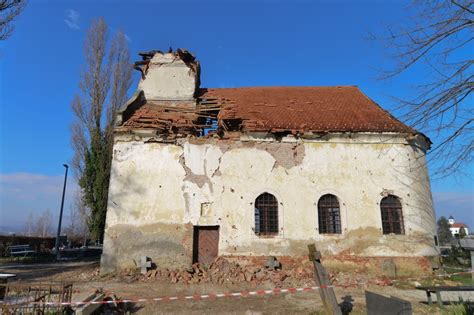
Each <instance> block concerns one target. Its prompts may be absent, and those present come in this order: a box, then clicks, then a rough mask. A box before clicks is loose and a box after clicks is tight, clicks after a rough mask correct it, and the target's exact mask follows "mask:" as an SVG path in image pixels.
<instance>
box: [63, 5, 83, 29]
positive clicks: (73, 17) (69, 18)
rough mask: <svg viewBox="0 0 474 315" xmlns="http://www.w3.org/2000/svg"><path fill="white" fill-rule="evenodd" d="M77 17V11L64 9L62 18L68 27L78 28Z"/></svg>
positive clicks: (78, 16)
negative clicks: (64, 12) (63, 17)
mask: <svg viewBox="0 0 474 315" xmlns="http://www.w3.org/2000/svg"><path fill="white" fill-rule="evenodd" d="M79 18H80V15H79V12H77V11H76V10H73V9H68V10H67V11H66V18H65V19H64V22H65V23H66V25H67V26H68V27H69V28H70V29H73V30H78V29H80V27H79Z"/></svg>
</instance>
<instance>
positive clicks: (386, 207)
mask: <svg viewBox="0 0 474 315" xmlns="http://www.w3.org/2000/svg"><path fill="white" fill-rule="evenodd" d="M380 211H381V214H382V230H383V234H391V233H393V234H405V229H404V227H403V214H402V204H401V203H400V200H399V199H398V198H397V197H396V196H392V195H388V196H387V197H385V198H383V199H382V201H381V202H380Z"/></svg>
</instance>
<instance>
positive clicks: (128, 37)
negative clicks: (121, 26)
mask: <svg viewBox="0 0 474 315" xmlns="http://www.w3.org/2000/svg"><path fill="white" fill-rule="evenodd" d="M123 36H125V39H126V40H127V41H128V42H131V41H132V39H131V38H130V36H128V35H127V34H125V33H123Z"/></svg>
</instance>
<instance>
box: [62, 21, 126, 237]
mask: <svg viewBox="0 0 474 315" xmlns="http://www.w3.org/2000/svg"><path fill="white" fill-rule="evenodd" d="M84 57H85V65H84V68H83V71H82V73H81V80H80V83H79V87H80V93H79V94H78V95H76V96H75V97H74V100H73V101H72V104H71V107H72V110H73V112H74V115H75V121H74V123H73V124H72V128H71V129H72V135H71V141H72V147H73V149H74V158H73V162H72V166H73V169H74V171H75V174H76V178H77V180H78V182H79V186H80V187H81V193H82V202H83V203H84V205H85V206H86V207H87V208H89V210H90V211H89V212H90V218H89V220H88V226H89V230H90V235H91V238H92V239H94V240H98V241H102V240H103V237H104V227H105V216H106V211H107V198H108V190H109V178H110V168H111V160H112V146H113V132H112V131H113V126H114V123H115V115H116V112H117V109H118V108H119V107H120V106H121V105H122V104H124V103H125V101H126V97H127V91H128V89H129V87H130V85H131V80H132V65H131V63H130V53H129V50H128V44H127V40H126V37H125V35H124V34H123V33H121V32H118V33H117V34H116V35H115V37H114V38H113V40H112V41H109V39H108V27H107V24H106V23H105V21H104V19H103V18H98V19H96V20H94V21H93V22H92V25H91V27H90V28H89V30H88V31H87V37H86V40H85V43H84Z"/></svg>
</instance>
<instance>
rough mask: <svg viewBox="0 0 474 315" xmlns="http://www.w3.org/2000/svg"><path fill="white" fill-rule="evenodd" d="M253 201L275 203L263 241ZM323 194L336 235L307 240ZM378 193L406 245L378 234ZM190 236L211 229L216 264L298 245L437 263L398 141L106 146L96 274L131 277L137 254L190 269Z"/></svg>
mask: <svg viewBox="0 0 474 315" xmlns="http://www.w3.org/2000/svg"><path fill="white" fill-rule="evenodd" d="M263 192H269V193H272V194H274V195H275V196H276V198H277V199H278V202H279V227H280V233H279V235H278V236H276V237H274V238H259V237H258V236H256V235H255V233H254V231H253V228H254V208H253V202H254V200H255V198H256V197H257V196H258V195H259V194H261V193H263ZM327 193H331V194H334V195H336V196H337V197H338V199H339V202H340V210H341V224H342V234H340V235H321V234H319V233H318V221H317V207H316V205H317V202H318V199H319V198H320V197H321V196H322V195H324V194H327ZM388 193H390V194H395V195H397V196H398V197H399V198H400V199H401V202H402V205H403V216H404V225H405V231H406V234H405V235H382V228H381V217H380V208H379V202H380V200H381V199H382V198H383V196H384V195H386V194H388ZM192 225H219V226H220V240H219V242H220V243H219V254H220V255H255V256H258V255H277V256H280V255H306V253H307V249H306V245H307V244H308V243H309V242H316V245H317V247H318V248H319V249H320V250H322V252H323V253H324V254H326V255H337V254H340V253H346V254H347V253H349V254H355V255H360V256H387V257H397V256H398V257H404V256H406V257H417V256H433V255H437V250H436V247H435V246H434V242H433V235H435V216H434V212H433V206H432V199H431V190H430V185H429V179H428V175H427V169H426V165H425V159H424V156H423V153H422V151H421V150H420V149H418V148H416V147H415V146H413V145H408V144H407V142H406V140H404V138H402V137H394V136H393V135H392V136H381V135H365V136H359V137H355V138H350V139H349V138H344V137H339V138H338V137H332V138H331V139H328V140H324V141H323V140H314V141H303V142H302V141H296V140H294V141H293V140H291V141H288V142H285V141H284V142H269V141H265V142H258V141H255V140H254V141H247V142H242V141H223V140H212V139H207V140H206V141H197V142H195V143H190V142H189V141H187V140H186V141H183V142H182V143H181V144H164V143H156V142H148V143H146V139H142V140H137V139H135V140H132V139H128V138H127V139H125V138H123V139H121V138H120V137H116V143H115V146H114V158H113V163H112V174H111V181H110V189H109V205H108V212H107V223H106V236H105V241H104V254H103V256H102V270H103V271H104V272H106V271H113V270H115V269H117V268H125V267H133V265H132V264H131V261H133V260H135V261H137V259H139V257H140V256H141V255H143V254H147V255H148V256H150V257H152V259H153V260H154V261H160V264H161V265H162V266H168V265H171V266H176V265H186V264H190V263H191V256H190V255H191V254H190V252H191V251H192V250H191V248H192ZM124 249H126V250H124ZM118 253H120V255H119V254H118Z"/></svg>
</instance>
